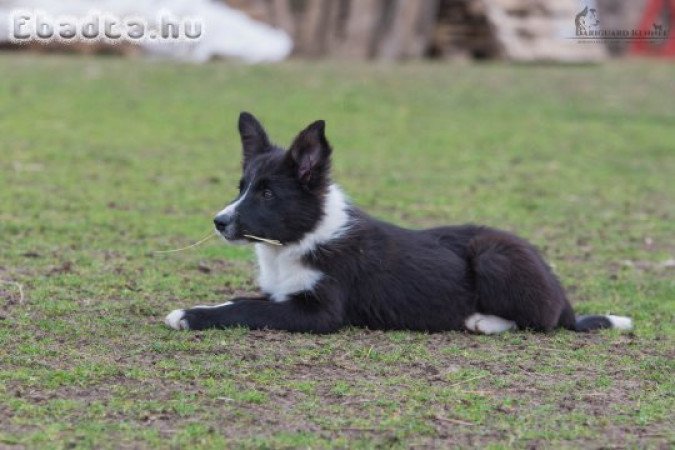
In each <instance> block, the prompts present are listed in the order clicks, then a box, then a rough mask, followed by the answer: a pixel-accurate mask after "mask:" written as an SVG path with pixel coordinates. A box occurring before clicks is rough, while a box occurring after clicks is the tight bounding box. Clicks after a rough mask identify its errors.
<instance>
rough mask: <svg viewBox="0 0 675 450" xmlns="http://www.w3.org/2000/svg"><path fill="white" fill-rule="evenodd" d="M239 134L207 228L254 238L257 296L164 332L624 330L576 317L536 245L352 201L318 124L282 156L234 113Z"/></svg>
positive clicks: (177, 314)
mask: <svg viewBox="0 0 675 450" xmlns="http://www.w3.org/2000/svg"><path fill="white" fill-rule="evenodd" d="M239 133H240V135H241V143H242V147H243V164H242V165H243V170H242V172H243V173H242V177H241V181H240V183H239V195H238V196H237V198H236V199H235V200H234V201H233V202H232V203H230V204H229V205H228V206H227V207H226V208H225V209H223V210H222V211H221V212H219V213H218V214H217V215H216V217H215V219H214V223H215V228H216V230H217V233H218V234H220V235H221V236H222V237H223V238H224V239H225V240H226V241H228V242H230V243H249V242H250V243H253V242H255V251H256V255H257V259H258V265H259V269H260V276H259V284H260V288H261V291H262V294H261V295H259V296H256V297H242V298H235V299H233V300H230V301H228V302H226V303H222V304H219V305H214V306H195V307H193V308H190V309H178V310H174V311H172V312H171V313H170V314H169V315H167V316H166V319H165V323H166V325H168V326H169V327H171V328H174V329H177V330H203V329H207V328H225V327H231V326H243V327H248V328H250V329H274V330H285V331H289V332H309V333H331V332H335V331H337V330H339V329H341V328H343V327H346V326H354V327H367V328H369V329H377V330H416V331H426V332H440V331H447V330H461V331H469V332H474V333H481V334H494V333H501V332H505V331H508V330H512V329H529V330H535V331H543V332H546V331H551V330H553V329H556V328H566V329H568V330H573V331H580V332H581V331H590V330H595V329H600V328H619V329H625V330H627V329H631V328H632V321H631V319H629V318H628V317H622V316H614V315H592V316H575V314H574V311H573V309H572V306H571V305H570V302H569V301H568V299H567V297H566V295H565V291H564V290H563V288H562V286H561V284H560V282H559V281H558V279H557V278H556V276H555V275H554V273H553V272H552V271H551V269H550V267H549V266H548V265H547V264H546V263H545V262H544V259H543V258H542V256H541V255H540V254H539V252H538V251H537V250H536V249H535V248H534V247H533V246H532V245H531V244H529V243H528V242H526V241H525V240H523V239H521V238H519V237H517V236H515V235H513V234H511V233H508V232H506V231H502V230H498V229H494V228H489V227H486V226H477V225H462V226H446V227H439V228H432V229H426V230H409V229H404V228H400V227H398V226H396V225H392V224H389V223H386V222H383V221H380V220H378V219H375V218H373V217H371V216H369V215H368V214H366V213H365V212H364V211H362V210H360V209H359V208H357V207H356V206H354V205H352V204H351V203H350V202H349V200H347V198H346V197H345V195H344V194H343V192H342V190H341V189H340V188H339V187H338V186H337V185H336V184H334V183H333V181H332V179H331V170H330V168H331V153H332V150H331V146H330V144H329V143H328V140H327V139H326V135H325V123H324V121H321V120H319V121H316V122H314V123H312V124H311V125H309V126H308V127H307V128H305V129H304V130H303V131H302V132H300V134H298V136H297V137H296V138H295V140H294V141H293V143H292V144H291V146H290V147H289V149H288V150H287V151H285V150H283V149H281V148H279V147H277V146H275V145H273V144H272V143H271V142H270V140H269V138H268V136H267V133H266V132H265V130H264V129H263V127H262V125H261V124H260V122H259V121H258V120H257V119H256V118H255V117H254V116H253V115H251V114H249V113H246V112H243V113H241V115H240V117H239Z"/></svg>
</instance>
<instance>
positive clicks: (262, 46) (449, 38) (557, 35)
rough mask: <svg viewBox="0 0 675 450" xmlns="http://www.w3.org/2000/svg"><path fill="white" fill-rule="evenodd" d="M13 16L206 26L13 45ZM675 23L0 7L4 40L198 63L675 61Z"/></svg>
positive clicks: (557, 3)
mask: <svg viewBox="0 0 675 450" xmlns="http://www.w3.org/2000/svg"><path fill="white" fill-rule="evenodd" d="M17 9H25V10H30V11H36V10H37V11H42V12H43V13H46V14H48V15H51V16H52V17H55V16H60V15H71V16H77V17H83V16H84V15H86V14H87V13H88V12H90V11H92V10H97V11H104V12H106V13H112V14H114V15H116V16H117V17H130V16H139V17H142V18H145V19H146V20H147V21H148V22H149V23H153V21H156V20H158V19H157V14H158V12H160V11H163V10H164V11H169V12H171V13H173V14H175V15H176V16H178V17H186V16H190V17H196V18H199V19H201V20H203V21H204V25H205V28H204V32H203V35H202V36H201V38H200V39H199V41H198V42H191V43H186V42H181V43H177V42H173V43H169V42H162V43H160V44H157V43H151V42H146V41H144V42H129V41H125V42H123V43H121V44H120V43H119V42H103V40H101V39H94V40H91V39H90V40H85V41H82V40H77V39H74V40H72V41H68V42H65V41H64V40H59V41H54V40H52V41H50V42H41V41H36V40H32V41H28V42H21V43H12V42H10V41H11V39H10V36H9V34H10V31H11V30H10V28H11V20H10V16H11V13H12V12H13V11H15V10H17ZM674 17H675V2H673V1H671V0H361V1H355V0H227V1H216V0H136V1H129V0H121V1H110V0H70V1H60V0H2V1H0V18H1V19H3V20H1V21H0V22H1V23H0V45H2V47H3V48H5V49H11V50H21V51H35V52H78V53H115V54H120V55H125V56H138V55H143V54H150V55H152V54H154V55H161V56H164V57H169V58H177V59H187V60H192V61H196V62H204V61H207V60H210V59H214V58H234V59H242V60H245V61H249V62H263V61H279V60H283V59H286V58H307V59H319V58H339V59H345V60H374V61H401V60H410V59H426V58H430V59H436V60H472V59H481V60H482V59H502V60H511V61H519V62H530V61H548V62H568V63H569V62H572V63H577V62H597V61H601V60H603V59H606V58H609V57H625V56H630V55H653V56H661V57H667V58H675V40H674V38H673V36H672V35H671V34H670V33H669V29H670V27H671V25H672V23H673V21H674V20H673V19H674ZM3 28H4V29H3ZM101 32H102V30H101ZM582 44H583V45H582Z"/></svg>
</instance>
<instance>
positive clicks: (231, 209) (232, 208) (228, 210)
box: [216, 185, 250, 217]
mask: <svg viewBox="0 0 675 450" xmlns="http://www.w3.org/2000/svg"><path fill="white" fill-rule="evenodd" d="M249 189H250V185H249V187H248V188H246V191H244V193H243V194H242V196H241V197H239V198H238V199H237V200H236V201H234V202H232V203H230V204H229V205H227V206H226V207H225V208H224V209H223V210H222V211H220V212H219V213H218V214H216V217H219V216H231V215H233V214H234V213H235V212H237V206H239V204H241V202H243V201H244V199H245V198H246V195H247V194H248V191H249Z"/></svg>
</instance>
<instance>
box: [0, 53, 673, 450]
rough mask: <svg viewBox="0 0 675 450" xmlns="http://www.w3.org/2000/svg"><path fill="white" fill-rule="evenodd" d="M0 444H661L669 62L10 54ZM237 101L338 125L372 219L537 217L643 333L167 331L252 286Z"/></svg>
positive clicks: (350, 178) (286, 123) (350, 187)
mask: <svg viewBox="0 0 675 450" xmlns="http://www.w3.org/2000/svg"><path fill="white" fill-rule="evenodd" d="M0 79H1V80H2V82H1V83H0V152H1V155H2V159H1V160H0V205H1V207H0V233H1V234H0V235H1V237H2V239H1V240H0V279H2V280H5V281H15V282H18V283H21V285H22V286H23V288H24V291H25V299H24V301H23V302H21V301H20V298H19V293H18V290H17V288H16V286H14V285H11V284H3V285H0V317H1V319H0V446H4V445H12V444H17V445H20V446H26V447H31V448H66V447H67V448H71V447H76V448H88V447H96V448H105V447H133V448H137V447H166V446H168V445H171V446H174V447H195V448H222V447H223V446H228V447H262V448H280V447H285V448H288V447H312V448H325V447H350V448H370V447H373V446H383V447H409V446H413V445H425V446H432V447H451V446H457V447H467V446H481V447H490V448H503V447H521V448H522V447H526V446H536V447H541V446H550V447H570V448H574V447H582V446H583V447H598V446H603V447H614V446H619V447H623V446H628V447H654V448H658V447H667V446H669V445H672V444H673V442H674V439H675V435H674V434H673V429H675V428H674V427H673V423H674V415H673V410H674V409H675V408H674V407H675V404H674V403H675V402H674V391H675V384H674V382H673V376H672V374H673V371H674V370H675V364H674V363H673V361H674V356H675V345H674V338H675V326H674V325H673V323H674V312H675V282H674V281H673V280H674V277H675V270H674V269H673V268H668V267H666V265H664V264H663V262H664V261H667V260H669V259H672V258H675V178H674V177H675V147H674V143H675V109H674V108H673V95H674V94H675V82H674V81H673V80H675V66H672V65H665V64H657V63H653V62H646V61H638V62H633V63H622V64H616V63H614V64H610V65H606V66H588V67H551V66H549V67H536V66H535V67H532V66H504V65H492V64H491V65H475V66H461V67H460V66H452V65H431V64H425V65H404V66H360V65H344V64H327V63H322V64H318V65H315V64H309V63H300V62H292V63H287V64H282V65H278V66H257V67H246V66H238V65H230V64H224V63H214V64H208V65H205V66H191V65H177V64H166V63H152V62H144V61H129V60H126V61H124V60H115V59H105V58H101V59H87V58H71V57H36V56H26V55H18V54H5V55H0ZM242 109H247V110H251V111H253V112H254V113H256V114H257V115H259V117H260V118H261V119H262V120H263V121H264V123H265V124H266V125H267V128H268V130H269V132H270V134H271V135H272V136H273V137H274V138H275V139H276V140H277V141H278V142H279V143H280V144H287V143H288V142H289V141H290V140H291V139H292V137H293V136H294V134H295V133H296V132H297V131H299V130H300V129H301V128H302V127H303V126H304V125H306V124H307V123H309V122H310V121H312V120H315V119H317V118H323V119H326V120H327V123H328V133H329V137H330V139H331V142H332V144H333V146H334V150H335V151H334V155H335V161H334V163H335V164H334V165H335V178H336V179H337V180H338V181H339V182H340V184H341V185H342V186H343V187H344V188H345V190H346V191H347V192H348V193H349V194H350V196H351V197H352V199H353V200H354V201H355V202H356V203H357V204H359V205H360V206H362V207H364V208H365V209H367V210H369V211H370V212H372V213H373V214H375V215H377V216H379V217H382V218H384V219H387V220H391V221H394V222H397V223H400V224H404V225H408V226H413V227H424V226H430V225H438V224H445V223H463V222H478V223H486V224H491V225H495V226H500V227H503V228H506V229H509V230H512V231H516V232H518V233H520V234H521V235H523V236H526V237H528V238H529V239H530V240H532V241H533V242H534V243H535V244H537V245H538V246H539V247H540V248H541V249H542V250H543V251H544V253H545V254H546V256H547V257H548V259H549V260H550V261H551V262H552V263H553V264H554V265H555V268H556V271H557V272H558V273H559V274H560V276H561V278H562V280H563V282H564V284H565V285H566V286H567V287H568V289H569V292H570V296H571V297H572V299H573V301H574V303H575V306H576V308H577V310H578V311H579V312H580V313H589V312H594V313H605V312H612V313H617V314H625V315H630V316H632V317H633V318H634V319H635V321H636V324H637V327H636V330H635V332H634V333H627V334H621V333H618V332H613V331H607V332H601V333H594V334H574V333H570V332H565V331H561V332H556V333H552V334H547V335H543V334H531V333H526V332H516V333H508V334H504V335H501V336H496V337H486V336H472V335H466V334H463V333H456V332H453V333H442V334H432V335H429V334H423V333H407V332H395V333H382V332H371V331H366V330H358V329H348V330H345V331H343V332H341V333H338V334H335V335H332V336H311V335H290V334H286V333H280V332H249V331H247V330H244V329H231V330H225V331H208V332H183V333H179V332H173V331H169V330H167V329H166V328H165V327H164V326H163V325H162V319H163V317H164V315H165V314H166V313H167V312H168V311H170V310H172V309H174V308H177V307H183V306H189V305H193V304H203V303H217V302H220V301H222V300H223V299H225V298H227V297H230V296H232V295H234V294H235V293H241V292H251V291H254V290H255V265H254V261H253V254H252V252H251V250H250V249H248V248H242V247H227V246H224V245H221V244H219V243H217V242H216V241H215V240H213V241H210V242H208V243H207V244H205V245H203V246H201V247H198V248H196V249H193V250H191V251H186V252H181V253H173V254H166V255H157V254H154V253H153V251H154V250H162V249H169V248H175V247H181V246H184V245H187V244H189V243H191V242H194V241H196V240H197V239H199V238H200V237H202V236H203V235H204V234H206V233H207V232H208V231H209V229H210V221H211V217H212V214H213V213H214V212H215V211H217V210H219V209H220V208H222V206H223V205H225V204H226V203H227V202H228V201H229V200H230V199H231V198H233V196H234V195H235V186H236V184H237V181H238V169H239V160H240V155H239V143H238V136H237V134H236V132H235V130H236V127H235V121H236V118H237V115H238V112H239V111H240V110H242Z"/></svg>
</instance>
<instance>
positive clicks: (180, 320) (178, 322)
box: [164, 309, 190, 330]
mask: <svg viewBox="0 0 675 450" xmlns="http://www.w3.org/2000/svg"><path fill="white" fill-rule="evenodd" d="M164 323H165V324H166V326H167V327H169V328H173V329H174V330H189V329H190V325H189V324H188V321H187V319H186V318H185V310H184V309H174V310H173V311H171V312H170V313H169V314H168V315H167V316H166V317H165V318H164Z"/></svg>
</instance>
